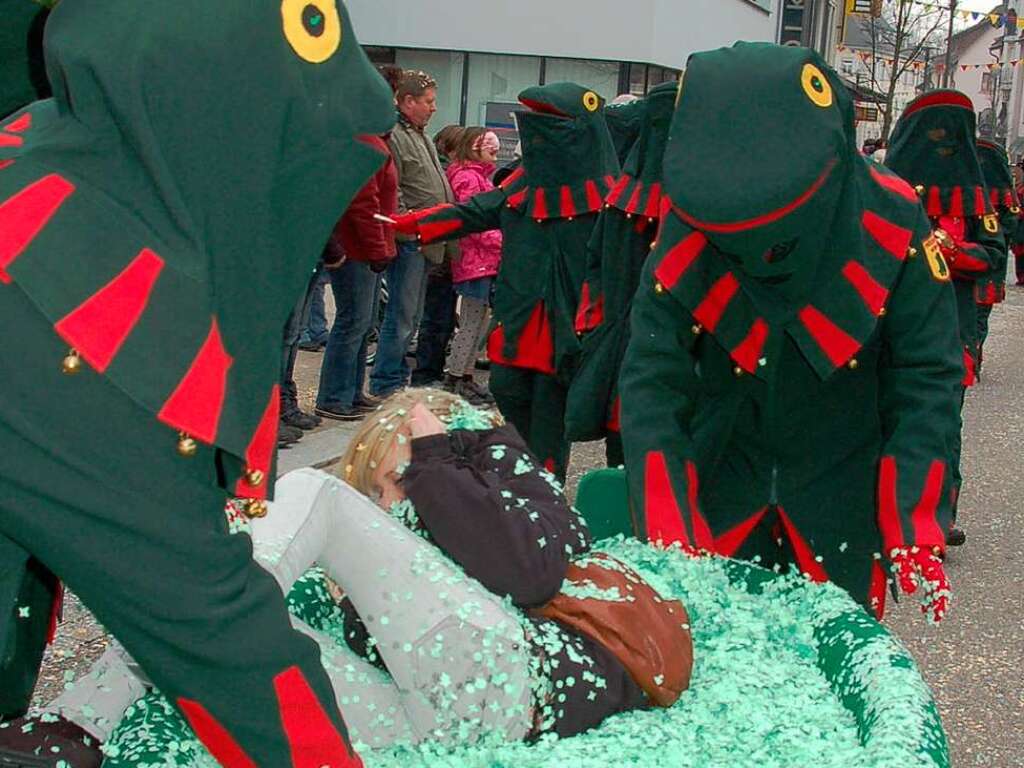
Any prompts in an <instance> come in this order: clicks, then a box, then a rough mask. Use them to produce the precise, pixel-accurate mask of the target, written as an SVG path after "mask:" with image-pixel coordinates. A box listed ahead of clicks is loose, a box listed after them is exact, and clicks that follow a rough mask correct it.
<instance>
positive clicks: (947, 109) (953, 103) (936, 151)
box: [885, 90, 992, 218]
mask: <svg viewBox="0 0 1024 768" xmlns="http://www.w3.org/2000/svg"><path fill="white" fill-rule="evenodd" d="M976 136H977V119H976V117H975V114H974V104H973V103H972V102H971V100H970V98H969V97H968V96H967V95H966V94H963V93H961V92H960V91H954V90H939V91H931V92H930V93H926V94H923V95H921V96H918V97H917V98H916V99H914V100H913V101H912V102H910V104H908V105H907V107H906V109H904V110H903V114H902V115H901V116H900V119H899V120H898V121H897V123H896V128H895V129H894V130H893V134H892V140H891V141H890V146H889V152H888V154H887V155H886V158H885V164H886V165H887V166H888V167H889V168H891V169H892V170H893V171H895V172H896V173H897V174H898V175H899V176H900V177H901V178H903V179H905V180H906V181H907V182H909V183H910V184H912V185H914V186H915V187H916V188H917V191H918V192H919V193H920V194H921V195H922V196H923V198H924V204H925V211H926V212H927V214H928V215H929V216H930V217H932V218H937V217H940V216H952V217H956V218H966V217H968V216H984V215H986V214H990V213H992V204H991V202H990V201H989V199H988V195H987V194H986V191H985V178H984V176H983V175H982V171H981V163H980V162H979V160H978V152H977V149H976V145H975V142H976V140H977V138H976Z"/></svg>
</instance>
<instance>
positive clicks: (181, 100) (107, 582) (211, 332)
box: [0, 0, 394, 768]
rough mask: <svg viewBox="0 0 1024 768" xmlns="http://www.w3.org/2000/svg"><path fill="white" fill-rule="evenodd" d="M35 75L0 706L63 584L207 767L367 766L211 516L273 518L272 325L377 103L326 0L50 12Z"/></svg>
mask: <svg viewBox="0 0 1024 768" xmlns="http://www.w3.org/2000/svg"><path fill="white" fill-rule="evenodd" d="M46 60H47V66H48V73H49V78H50V81H51V82H52V83H53V84H54V86H55V98H54V100H53V101H51V102H41V103H38V104H36V105H33V106H31V107H29V108H28V109H27V110H25V111H23V112H21V113H19V114H15V115H14V116H12V117H11V118H10V119H8V120H6V121H3V122H0V323H2V325H3V327H4V328H5V329H6V331H5V333H4V334H3V336H2V339H0V370H2V371H3V383H4V398H3V401H2V403H0V608H2V610H0V642H2V644H3V646H4V647H3V649H2V653H0V663H2V664H3V668H2V669H0V713H3V714H4V715H10V714H13V713H16V712H19V711H20V710H22V709H24V706H25V703H26V702H27V700H28V698H29V695H30V694H31V691H32V684H33V682H34V679H35V673H36V667H37V665H38V664H37V662H38V658H39V646H40V644H41V642H42V639H43V638H42V637H41V636H40V634H39V633H38V632H33V633H28V632H25V631H23V630H22V627H23V626H28V625H35V624H36V623H37V622H36V617H43V618H44V619H45V618H46V617H48V616H49V607H48V606H47V605H46V604H45V603H43V602H42V600H40V599H36V600H35V602H32V603H28V602H25V600H24V597H25V596H26V595H32V594H33V593H34V592H36V593H38V592H40V591H43V592H45V590H40V588H39V585H40V583H45V580H46V579H47V578H48V577H49V574H50V573H51V572H52V573H53V574H56V575H57V576H58V577H60V578H61V579H62V580H64V581H65V582H66V583H67V584H68V586H69V587H70V588H71V589H73V590H74V591H75V593H76V594H77V595H78V596H79V597H81V598H82V600H83V602H84V603H85V604H86V605H87V606H88V607H89V609H90V610H92V612H93V613H94V614H95V615H96V617H97V618H98V619H99V621H100V622H102V623H103V625H104V626H105V627H107V628H108V629H109V630H110V631H111V632H112V633H113V634H114V635H115V636H116V637H117V638H118V639H119V640H120V641H121V642H122V643H123V644H124V646H125V647H126V648H127V649H128V651H129V652H130V653H131V654H132V655H133V656H134V657H135V658H136V659H137V660H138V661H139V663H140V665H141V666H142V668H143V669H144V670H145V672H146V674H147V675H148V676H149V677H150V678H151V679H152V680H153V682H154V683H155V684H156V685H157V686H158V687H159V688H160V689H161V690H163V691H164V692H165V693H167V694H168V696H169V697H170V699H171V700H172V701H173V702H174V703H175V705H176V706H177V707H178V708H179V709H180V711H181V712H182V713H183V715H184V716H185V717H186V719H187V720H188V721H189V722H190V724H191V725H192V727H193V729H194V730H195V732H196V734H197V736H198V737H199V738H200V739H201V740H202V741H203V742H204V743H205V744H206V745H207V747H208V748H209V749H210V751H211V752H212V753H213V755H214V756H215V757H216V758H217V760H218V761H219V762H220V763H221V764H222V765H224V766H228V768H252V767H254V766H257V765H259V766H274V768H279V767H280V766H295V768H299V767H300V766H301V767H302V768H309V767H310V766H325V765H326V766H331V768H341V767H342V766H358V765H360V764H361V763H360V760H359V758H358V757H357V756H355V754H354V753H353V752H352V749H351V747H350V746H349V745H348V743H347V739H346V736H345V729H344V724H343V721H342V716H341V713H340V712H339V710H338V707H337V704H336V701H335V699H334V695H333V692H332V689H331V686H330V682H329V681H328V679H327V675H326V674H325V672H324V670H323V668H322V666H321V664H320V657H319V651H318V650H317V648H316V646H315V644H314V643H312V642H311V641H309V640H308V639H305V638H303V637H302V636H301V635H299V634H297V633H295V632H294V631H293V630H292V629H291V628H290V626H289V623H288V616H287V613H286V611H285V606H284V601H283V599H282V596H281V592H280V590H279V589H278V587H277V586H276V584H275V582H274V581H273V579H272V578H270V577H269V576H268V575H267V574H266V572H265V571H263V570H262V569H260V568H259V566H257V565H256V564H255V563H254V562H253V560H252V550H251V546H250V545H248V544H247V543H246V542H244V541H243V540H242V539H240V538H237V537H235V538H233V537H230V536H229V535H228V530H227V525H226V523H225V520H224V516H223V514H222V510H223V508H224V501H225V498H226V497H227V496H228V495H229V494H230V495H232V496H239V497H244V498H246V499H249V500H250V501H249V502H248V503H247V509H248V512H249V513H250V514H251V515H253V516H258V515H260V514H263V513H264V512H265V509H266V507H265V502H264V499H266V498H268V497H269V496H270V495H271V494H272V490H273V488H272V486H273V480H272V478H273V477H274V466H273V464H274V456H273V452H274V445H275V439H276V430H277V424H278V402H279V397H278V392H277V386H276V385H275V382H276V381H277V378H278V366H279V362H280V343H281V327H282V326H283V324H284V321H285V317H286V316H287V315H288V312H289V311H290V309H291V308H292V306H293V305H294V304H295V300H296V297H297V296H298V295H299V294H300V292H301V291H302V290H303V288H304V286H305V284H306V281H307V280H308V275H309V273H310V270H311V269H312V268H313V265H314V264H315V262H316V260H317V258H318V256H319V254H320V253H321V251H322V249H323V244H324V243H325V242H326V241H327V238H328V235H329V234H330V231H331V229H332V227H333V225H334V224H335V222H336V221H337V220H338V218H339V217H340V215H341V213H342V212H343V211H344V210H345V208H346V206H347V204H348V202H349V200H350V199H351V198H352V197H353V195H354V194H355V193H356V192H357V191H358V190H359V188H360V187H361V186H362V185H363V183H364V182H365V181H366V180H367V179H368V178H369V177H370V175H371V174H372V173H373V172H374V170H375V169H376V168H377V167H379V165H380V164H381V163H382V162H383V159H384V158H383V157H382V156H381V155H380V154H379V153H378V152H376V151H374V150H372V149H370V148H369V147H368V146H367V145H366V144H364V143H363V142H362V141H360V140H359V136H361V135H363V134H374V135H379V134H381V133H384V132H385V131H387V130H388V128H389V127H390V126H391V125H392V124H393V122H394V113H393V99H392V96H391V93H390V91H389V89H388V88H387V86H386V85H385V84H384V82H383V80H381V78H380V77H379V76H378V75H377V74H376V72H375V71H374V69H373V67H372V66H371V64H370V62H369V61H368V59H367V58H366V56H365V55H364V53H363V52H362V50H361V48H360V46H359V43H358V41H357V40H356V38H355V35H354V33H353V31H352V28H351V26H350V24H349V21H348V16H347V13H346V11H345V9H344V7H343V6H342V5H341V3H338V2H337V0H308V1H297V0H280V1H279V2H273V3H260V4H256V5H255V6H254V4H252V3H248V2H242V0H228V1H227V2H222V3H217V4H210V3H207V2H202V0H182V1H181V2H176V3H163V4H154V3H139V2H136V0H110V1H109V2H106V3H104V4H103V9H102V12H98V11H97V9H96V7H95V4H94V3H90V2H87V0H63V2H61V3H60V5H59V6H58V7H57V9H56V10H55V11H54V12H53V14H52V15H51V17H50V19H49V21H48V24H47V33H46ZM62 359H63V372H62V370H61V369H62V363H61V361H62ZM26 659H28V660H29V661H26Z"/></svg>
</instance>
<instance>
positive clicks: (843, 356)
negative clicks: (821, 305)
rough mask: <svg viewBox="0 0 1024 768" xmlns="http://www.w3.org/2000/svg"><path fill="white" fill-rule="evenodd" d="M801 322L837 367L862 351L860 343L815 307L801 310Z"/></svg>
mask: <svg viewBox="0 0 1024 768" xmlns="http://www.w3.org/2000/svg"><path fill="white" fill-rule="evenodd" d="M800 322H802V323H803V324H804V327H805V328H806V329H807V332H808V333H810V334H811V337H812V338H813V339H814V340H815V341H816V342H817V343H818V346H819V347H821V351H822V352H824V353H825V356H826V357H827V358H828V359H829V360H830V361H831V362H832V365H834V366H836V367H838V366H840V365H844V364H846V363H847V362H848V361H849V360H850V358H851V357H853V356H854V355H855V354H857V351H858V350H859V349H860V342H858V341H857V340H856V339H855V338H853V337H852V336H850V335H849V334H848V333H846V331H844V330H843V329H842V328H840V327H839V326H838V325H836V324H835V323H833V322H832V321H831V320H829V319H828V317H826V316H825V315H824V314H822V313H821V312H820V311H819V310H818V309H817V308H815V307H813V306H806V307H804V308H803V309H802V310H800Z"/></svg>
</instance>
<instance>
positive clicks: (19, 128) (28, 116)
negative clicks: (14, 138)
mask: <svg viewBox="0 0 1024 768" xmlns="http://www.w3.org/2000/svg"><path fill="white" fill-rule="evenodd" d="M31 127H32V113H31V112H26V113H25V114H24V115H22V116H21V117H19V118H17V119H16V120H12V121H11V122H9V123H8V124H7V125H5V126H4V130H5V131H10V132H11V133H24V132H25V131H27V130H28V129H29V128H31Z"/></svg>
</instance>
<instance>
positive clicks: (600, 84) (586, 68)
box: [544, 59, 619, 101]
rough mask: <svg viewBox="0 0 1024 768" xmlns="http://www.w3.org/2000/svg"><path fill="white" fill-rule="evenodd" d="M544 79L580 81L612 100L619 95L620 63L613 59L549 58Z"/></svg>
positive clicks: (546, 80) (607, 99)
mask: <svg viewBox="0 0 1024 768" xmlns="http://www.w3.org/2000/svg"><path fill="white" fill-rule="evenodd" d="M544 81H545V82H547V83H558V82H563V81H565V82H570V83H578V84H579V85H582V86H585V87H587V88H589V89H590V90H592V91H594V92H595V93H597V94H598V95H599V96H601V97H603V98H604V99H605V100H606V101H611V100H612V99H614V98H615V97H616V96H618V95H619V64H618V62H613V61H586V60H583V59H547V63H546V68H545V72H544Z"/></svg>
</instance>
